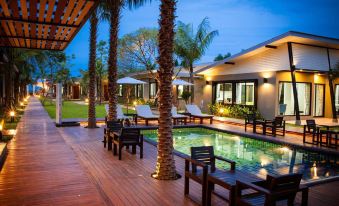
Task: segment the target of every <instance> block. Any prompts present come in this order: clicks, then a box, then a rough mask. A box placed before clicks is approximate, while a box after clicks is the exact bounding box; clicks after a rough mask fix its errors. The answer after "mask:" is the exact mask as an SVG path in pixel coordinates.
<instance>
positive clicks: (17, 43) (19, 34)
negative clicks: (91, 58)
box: [0, 0, 99, 50]
mask: <svg viewBox="0 0 339 206" xmlns="http://www.w3.org/2000/svg"><path fill="white" fill-rule="evenodd" d="M97 2H99V1H95V0H49V1H46V0H10V1H8V0H7V1H6V0H0V46H2V47H16V48H31V49H48V50H64V49H65V48H66V47H67V45H68V44H69V42H70V41H71V40H72V39H73V37H74V36H75V35H76V33H77V32H78V31H79V30H80V28H81V27H82V26H83V24H84V23H85V22H86V20H87V19H88V17H89V15H90V14H91V13H92V11H93V10H94V9H95V7H96V6H97Z"/></svg>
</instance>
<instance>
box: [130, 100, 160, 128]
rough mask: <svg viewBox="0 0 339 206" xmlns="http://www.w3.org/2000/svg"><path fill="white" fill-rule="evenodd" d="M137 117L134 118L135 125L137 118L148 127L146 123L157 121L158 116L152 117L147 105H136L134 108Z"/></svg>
mask: <svg viewBox="0 0 339 206" xmlns="http://www.w3.org/2000/svg"><path fill="white" fill-rule="evenodd" d="M135 110H136V112H137V115H136V116H135V124H136V125H137V124H138V118H140V119H143V120H145V124H146V126H148V121H158V120H159V116H158V115H154V114H153V113H152V110H151V108H150V106H149V105H137V106H135Z"/></svg>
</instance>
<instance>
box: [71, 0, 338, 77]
mask: <svg viewBox="0 0 339 206" xmlns="http://www.w3.org/2000/svg"><path fill="white" fill-rule="evenodd" d="M159 4H160V1H159V0H153V1H152V3H148V4H146V5H145V6H143V7H140V8H138V9H136V10H132V11H131V10H127V9H124V11H123V15H122V18H121V23H120V31H119V36H123V35H124V34H127V33H130V32H134V31H136V30H137V29H139V28H141V27H148V28H157V27H158V17H159ZM176 15H177V19H176V20H177V21H178V20H179V21H182V22H184V23H192V24H193V25H194V26H195V27H196V26H197V25H198V24H199V23H200V22H201V21H202V20H203V18H205V17H208V18H209V21H210V25H211V28H212V29H213V30H218V31H219V36H218V37H216V38H215V39H214V41H213V43H212V44H211V45H210V47H209V49H208V51H207V52H206V54H205V55H204V56H203V57H202V59H201V60H200V61H199V62H211V61H213V59H214V57H215V56H217V55H218V54H219V53H222V54H225V53H227V52H231V53H232V54H235V53H238V52H239V51H241V50H242V49H247V48H249V47H251V46H254V45H256V44H258V43H261V42H263V41H265V40H268V39H270V38H273V37H275V36H277V35H280V34H282V33H285V32H287V31H290V30H293V31H300V32H306V33H310V34H316V35H322V36H328V37H333V38H339V0H179V1H178V4H177V11H176ZM108 36H109V31H108V24H107V23H105V22H102V23H100V25H99V32H98V41H99V40H108ZM88 46H89V23H88V22H87V23H86V24H85V25H84V26H83V28H82V29H81V31H79V33H78V34H77V36H76V37H75V38H74V39H73V41H72V42H71V43H70V44H69V46H68V47H67V49H66V53H67V54H75V56H76V59H75V60H73V61H72V64H73V68H72V73H73V75H75V76H76V75H78V74H79V73H78V70H79V69H80V68H82V69H87V68H88V66H87V65H88Z"/></svg>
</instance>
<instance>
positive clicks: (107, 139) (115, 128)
mask: <svg viewBox="0 0 339 206" xmlns="http://www.w3.org/2000/svg"><path fill="white" fill-rule="evenodd" d="M122 126H123V125H122V121H120V120H117V121H106V127H105V128H104V140H103V142H104V148H106V144H108V147H107V149H108V150H112V139H113V134H112V133H114V132H119V131H120V129H121V128H122Z"/></svg>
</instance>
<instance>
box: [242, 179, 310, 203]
mask: <svg viewBox="0 0 339 206" xmlns="http://www.w3.org/2000/svg"><path fill="white" fill-rule="evenodd" d="M301 177H302V175H301V174H288V175H282V176H279V177H273V176H270V175H267V178H266V180H264V181H259V182H254V183H249V182H242V181H237V183H236V184H237V187H236V205H239V206H249V205H264V206H269V205H276V202H278V201H283V200H284V201H286V200H287V205H289V206H291V205H294V199H295V196H296V194H297V192H298V191H302V192H303V198H302V205H307V196H308V188H307V187H306V186H300V181H301ZM244 189H252V190H254V191H256V193H251V194H247V195H242V194H241V192H242V190H244ZM284 205H286V204H284Z"/></svg>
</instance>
